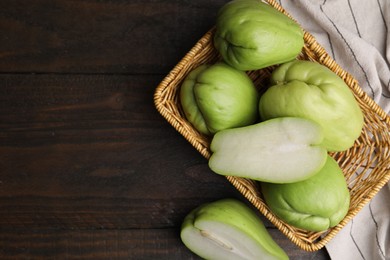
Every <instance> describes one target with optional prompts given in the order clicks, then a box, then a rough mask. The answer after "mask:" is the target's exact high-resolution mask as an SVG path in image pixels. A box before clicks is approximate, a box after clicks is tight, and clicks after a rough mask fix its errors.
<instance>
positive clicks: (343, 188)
mask: <svg viewBox="0 0 390 260" xmlns="http://www.w3.org/2000/svg"><path fill="white" fill-rule="evenodd" d="M261 188H262V193H263V195H264V198H265V201H266V203H267V205H268V206H269V207H270V209H271V210H272V212H273V213H275V214H276V215H277V216H278V217H279V218H280V219H282V220H284V221H285V222H286V223H288V224H290V225H293V226H295V227H298V228H302V229H305V230H310V231H318V232H319V231H324V230H327V229H328V228H331V227H334V226H336V225H337V224H339V223H340V221H341V220H342V219H343V218H344V217H345V215H346V214H347V212H348V209H349V204H350V194H349V191H348V187H347V183H346V181H345V178H344V175H343V173H342V170H341V169H340V167H339V165H338V164H337V162H336V161H335V160H334V159H333V158H332V157H330V156H328V159H327V161H326V163H325V166H324V167H323V168H322V169H321V170H320V171H319V172H318V173H317V174H316V175H314V176H312V177H310V178H309V179H307V180H304V181H300V182H295V183H288V184H273V183H265V182H264V183H262V184H261Z"/></svg>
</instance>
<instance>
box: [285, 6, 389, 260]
mask: <svg viewBox="0 0 390 260" xmlns="http://www.w3.org/2000/svg"><path fill="white" fill-rule="evenodd" d="M279 3H280V4H281V6H283V7H284V9H285V10H286V11H287V12H288V13H290V14H291V15H292V16H293V17H294V18H295V19H296V20H297V21H298V22H299V23H300V24H301V26H302V27H303V28H304V29H305V30H306V31H308V32H310V33H311V34H313V35H314V37H315V38H316V39H317V41H318V42H319V43H320V44H321V45H322V46H323V47H324V48H325V49H326V50H327V52H328V53H329V54H330V55H331V56H332V58H333V59H334V60H335V61H336V62H337V63H338V64H339V65H340V66H341V67H342V68H343V69H344V70H346V71H348V72H349V73H351V74H352V75H353V76H354V77H355V78H356V79H357V80H358V82H359V85H360V86H361V87H362V88H363V90H365V91H366V93H367V94H368V95H369V96H370V97H371V98H373V99H374V100H375V101H376V102H377V103H378V104H379V105H380V106H381V107H382V108H383V109H384V110H385V111H386V112H387V113H389V111H390V32H389V28H390V0H279ZM326 248H327V250H328V252H329V254H330V256H331V258H332V259H334V260H339V259H340V260H349V259H351V260H359V259H365V260H381V259H386V260H387V259H390V183H388V184H387V185H386V186H385V187H383V188H382V189H381V190H380V192H379V193H378V194H377V195H376V196H375V197H374V199H373V200H372V201H371V202H370V203H369V204H367V205H366V206H365V207H364V208H363V209H362V210H361V211H360V212H359V213H358V215H357V216H356V217H355V218H353V220H352V221H351V222H349V224H348V225H346V226H345V227H344V228H343V229H342V230H341V231H340V232H339V233H338V234H337V235H336V237H335V238H334V239H332V240H331V241H330V242H329V243H328V244H327V245H326Z"/></svg>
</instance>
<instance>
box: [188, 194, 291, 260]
mask: <svg viewBox="0 0 390 260" xmlns="http://www.w3.org/2000/svg"><path fill="white" fill-rule="evenodd" d="M181 239H182V241H183V243H184V244H185V246H186V247H187V248H188V249H190V250H191V251H192V252H194V253H195V254H197V255H198V256H200V257H202V258H204V259H213V260H219V259H220V260H229V259H231V260H233V259H234V260H240V259H246V260H252V259H253V260H255V259H270V260H271V259H280V260H282V259H288V256H287V254H286V253H285V252H284V251H283V249H282V248H280V247H279V246H278V245H277V244H276V242H275V241H274V240H273V239H272V237H271V236H270V234H269V233H268V231H267V230H266V228H265V227H264V225H263V223H262V222H261V220H260V218H259V217H258V216H257V215H256V214H255V213H254V211H252V210H251V209H250V208H249V207H248V206H246V205H245V204H244V203H242V202H240V201H238V200H235V199H223V200H219V201H215V202H212V203H209V204H204V205H201V206H199V207H198V208H196V209H194V210H193V211H191V212H190V214H188V215H187V216H186V218H185V219H184V222H183V224H182V229H181Z"/></svg>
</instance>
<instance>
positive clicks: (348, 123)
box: [259, 60, 363, 151]
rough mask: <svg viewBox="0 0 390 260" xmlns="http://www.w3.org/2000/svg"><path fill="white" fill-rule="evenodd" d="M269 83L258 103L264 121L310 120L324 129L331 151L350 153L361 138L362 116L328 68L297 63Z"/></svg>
mask: <svg viewBox="0 0 390 260" xmlns="http://www.w3.org/2000/svg"><path fill="white" fill-rule="evenodd" d="M270 81H271V85H272V86H271V87H270V88H268V89H267V91H266V92H265V93H264V94H263V95H262V96H261V98H260V102H259V111H260V116H261V118H262V120H268V119H271V118H276V117H286V116H295V117H303V118H307V119H311V120H313V121H315V122H317V123H318V124H320V125H321V126H322V128H323V129H324V135H325V139H324V143H323V144H324V146H325V147H326V148H327V150H328V151H344V150H347V149H349V148H350V147H352V146H353V144H354V142H355V140H356V139H357V138H358V137H359V136H360V134H361V131H362V128H363V113H362V111H361V109H360V107H359V105H358V103H357V101H356V99H355V97H354V96H353V94H352V91H351V90H350V89H349V88H348V86H347V85H346V84H345V82H344V81H343V80H342V79H341V78H340V77H339V76H337V74H335V73H334V72H332V71H331V70H330V69H328V68H327V67H325V66H323V65H321V64H318V63H315V62H311V61H301V60H295V61H291V62H287V63H285V64H282V65H281V66H280V67H278V68H277V69H276V70H275V71H274V72H273V73H272V75H271V80H270Z"/></svg>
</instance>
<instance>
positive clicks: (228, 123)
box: [180, 62, 259, 135]
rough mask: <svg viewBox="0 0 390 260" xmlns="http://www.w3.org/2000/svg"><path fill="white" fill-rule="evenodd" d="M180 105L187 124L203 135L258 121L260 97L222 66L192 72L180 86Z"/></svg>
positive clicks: (241, 77)
mask: <svg viewBox="0 0 390 260" xmlns="http://www.w3.org/2000/svg"><path fill="white" fill-rule="evenodd" d="M180 102H181V105H182V108H183V111H184V114H185V116H186V118H187V120H188V121H189V122H190V123H191V124H192V125H193V126H194V127H195V128H196V129H197V130H198V131H199V132H201V133H203V134H205V135H213V134H214V133H216V132H218V131H220V130H223V129H228V128H234V127H240V126H246V125H250V124H253V123H254V122H255V121H256V120H258V102H259V94H258V92H257V90H256V88H255V86H254V84H253V82H252V80H251V79H250V78H249V76H248V75H247V74H246V73H245V72H243V71H240V70H237V69H235V68H233V67H231V66H229V65H227V64H225V63H223V62H217V63H215V64H212V65H201V66H199V67H197V68H196V69H194V70H193V71H191V72H190V73H189V74H188V76H187V77H186V78H185V79H184V82H183V84H182V85H181V90H180Z"/></svg>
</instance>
